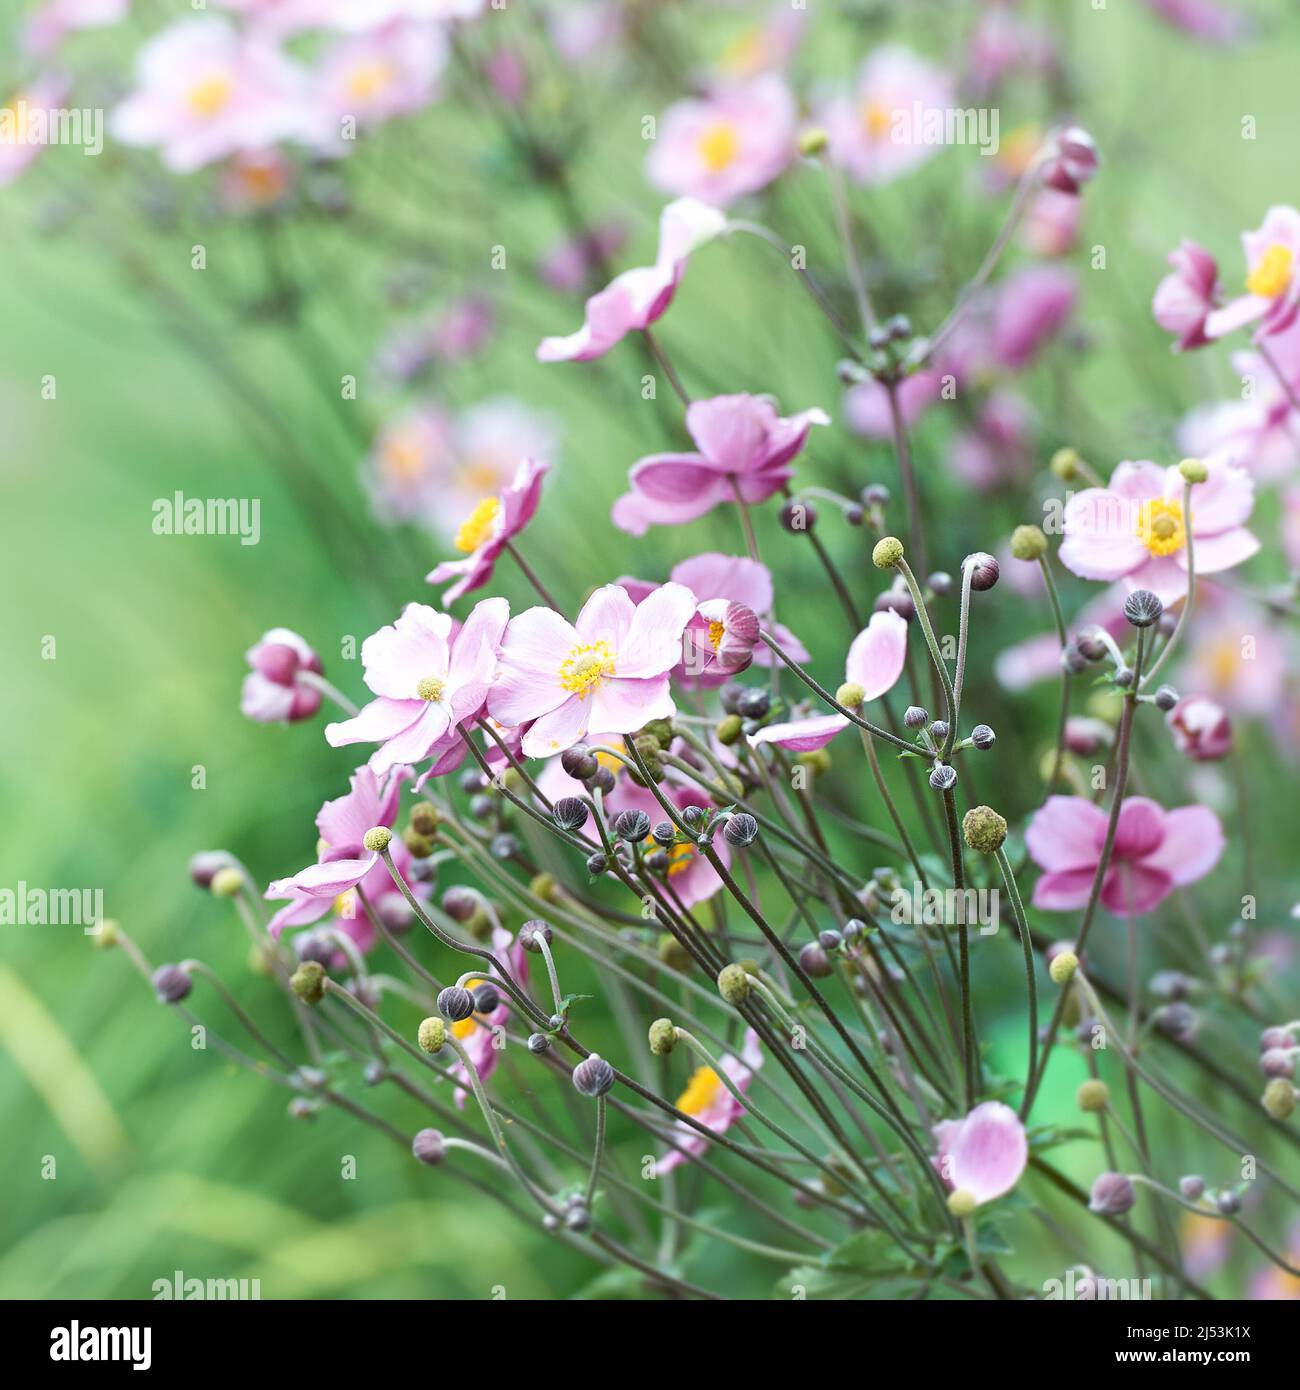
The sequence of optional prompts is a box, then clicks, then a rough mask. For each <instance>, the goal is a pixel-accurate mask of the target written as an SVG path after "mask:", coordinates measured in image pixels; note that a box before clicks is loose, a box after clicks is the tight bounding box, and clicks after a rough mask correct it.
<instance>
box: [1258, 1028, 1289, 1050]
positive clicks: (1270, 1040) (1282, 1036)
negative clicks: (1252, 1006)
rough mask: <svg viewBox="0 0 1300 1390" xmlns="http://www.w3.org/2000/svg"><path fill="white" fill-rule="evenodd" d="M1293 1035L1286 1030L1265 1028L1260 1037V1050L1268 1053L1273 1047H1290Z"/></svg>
mask: <svg viewBox="0 0 1300 1390" xmlns="http://www.w3.org/2000/svg"><path fill="white" fill-rule="evenodd" d="M1290 1046H1291V1034H1290V1032H1289V1031H1288V1030H1287V1029H1285V1028H1265V1029H1264V1031H1263V1032H1262V1033H1261V1034H1260V1035H1259V1050H1260V1051H1261V1052H1267V1051H1268V1050H1269V1049H1270V1048H1273V1047H1290Z"/></svg>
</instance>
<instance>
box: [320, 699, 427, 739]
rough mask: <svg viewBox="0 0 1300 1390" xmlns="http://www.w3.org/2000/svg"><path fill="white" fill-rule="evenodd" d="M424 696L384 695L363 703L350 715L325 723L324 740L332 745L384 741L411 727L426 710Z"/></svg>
mask: <svg viewBox="0 0 1300 1390" xmlns="http://www.w3.org/2000/svg"><path fill="white" fill-rule="evenodd" d="M424 706H425V702H424V701H423V700H388V699H385V698H383V697H382V696H381V697H380V698H379V699H377V700H371V702H370V703H369V704H368V705H363V706H362V707H361V710H360V711H359V712H358V713H357V714H356V715H355V716H354V717H353V718H351V719H343V720H340V721H339V722H338V723H336V724H326V726H325V742H326V743H328V744H329V746H330V747H331V748H342V747H343V746H344V745H345V744H348V743H385V742H387V741H388V740H389V739H390V738H396V736H397V735H398V734H400V733H401V732H402V730H403V729H409V728H410V727H411V725H412V724H414V723H415V722H416V720H418V719H419V717H420V715H421V714H422V713H423V712H424Z"/></svg>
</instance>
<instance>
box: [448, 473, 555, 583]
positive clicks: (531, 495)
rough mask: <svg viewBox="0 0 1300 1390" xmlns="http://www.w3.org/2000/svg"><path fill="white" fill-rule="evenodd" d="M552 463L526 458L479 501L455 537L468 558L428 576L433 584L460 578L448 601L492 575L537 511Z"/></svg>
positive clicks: (459, 548) (449, 564) (460, 549)
mask: <svg viewBox="0 0 1300 1390" xmlns="http://www.w3.org/2000/svg"><path fill="white" fill-rule="evenodd" d="M549 467H550V465H549V464H545V463H539V462H538V461H537V460H536V459H524V461H523V462H522V463H521V464H520V465H519V467H518V469H517V470H516V471H515V476H514V478H513V479H512V480H511V482H510V483H509V484H508V485H507V486H506V487H503V488H502V489H501V491H500V492H499V493H497V494H496V495H495V496H493V497H485V498H483V500H482V501H480V502H478V503H476V504H475V506H474V510H473V511H471V512H470V514H469V515H468V516H467V517H466V518H465V520H464V521H463V522H462V523H461V526H460V529H459V530H458V531H457V532H456V537H455V540H454V541H453V544H454V545H455V547H456V549H457V550H459V551H461V552H462V553H463V554H464V556H465V558H464V559H463V560H444V561H443V562H442V564H440V565H438V566H437V568H436V569H434V570H432V571H431V572H430V573H429V574H428V575H426V576H425V578H426V579H427V580H428V582H429V583H430V584H445V583H446V582H447V580H449V579H454V580H455V581H456V582H455V583H454V584H452V585H451V586H450V587H449V588H448V589H447V591H446V593H444V594H443V596H442V601H443V602H444V603H453V602H455V600H456V599H458V598H460V596H461V595H462V594H468V593H470V592H471V591H472V590H474V589H481V588H482V587H483V585H484V584H486V583H487V582H488V580H489V579H491V578H492V571H493V569H495V567H496V562H497V559H498V557H499V556H500V555H501V552H502V551H503V550H505V548H506V547H507V546H508V545H509V544H510V542H511V541H512V540H513V539H514V537H515V536H517V535H518V534H519V533H520V532H521V531H522V530H523V529H524V527H525V526H527V525H528V523H529V522H530V521H531V520H532V519H533V517H534V515H536V512H537V504H538V501H539V500H540V498H541V495H542V479H543V477H545V475H546V472H547V470H548V468H549Z"/></svg>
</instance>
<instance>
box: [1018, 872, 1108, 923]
mask: <svg viewBox="0 0 1300 1390" xmlns="http://www.w3.org/2000/svg"><path fill="white" fill-rule="evenodd" d="M1096 873H1097V869H1096V866H1095V865H1088V866H1087V867H1084V868H1079V869H1053V870H1052V871H1051V872H1049V873H1045V874H1044V875H1043V876H1042V878H1040V879H1039V880H1038V882H1037V883H1036V884H1034V898H1033V902H1034V906H1035V907H1041V908H1042V909H1043V910H1044V911H1046V912H1074V911H1075V910H1076V909H1078V908H1081V907H1083V905H1084V904H1085V903H1086V902H1087V901H1088V895H1089V894H1090V893H1091V892H1092V880H1093V878H1094V877H1095V876H1096Z"/></svg>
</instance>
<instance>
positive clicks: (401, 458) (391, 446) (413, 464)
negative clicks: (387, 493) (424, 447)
mask: <svg viewBox="0 0 1300 1390" xmlns="http://www.w3.org/2000/svg"><path fill="white" fill-rule="evenodd" d="M380 462H381V465H382V467H383V470H384V472H385V473H386V474H387V475H388V477H390V478H391V479H392V480H393V482H395V483H412V482H414V481H415V480H416V479H417V478H418V477H419V476H420V473H421V471H422V470H421V463H422V462H423V455H422V454H421V452H420V448H419V446H418V445H417V444H416V443H415V442H414V441H413V440H412V439H410V438H409V437H408V436H406V435H400V434H399V435H394V436H393V438H391V439H389V440H388V441H387V442H386V443H385V444H384V448H383V453H382V454H381V456H380Z"/></svg>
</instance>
